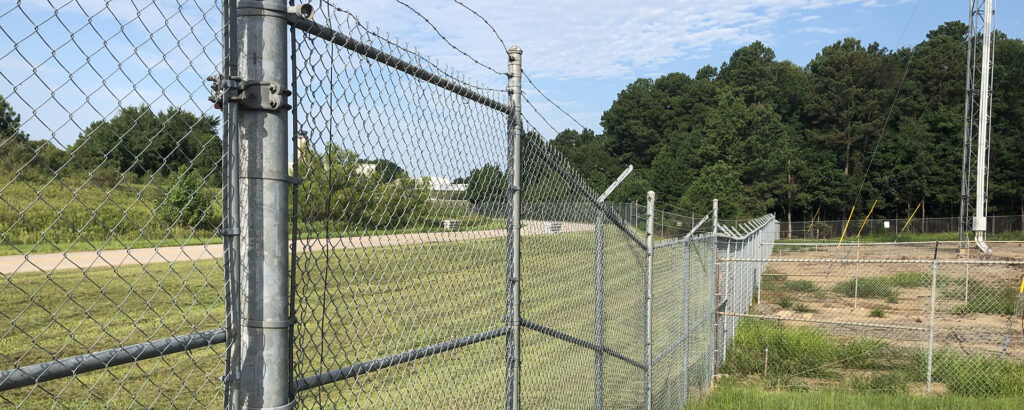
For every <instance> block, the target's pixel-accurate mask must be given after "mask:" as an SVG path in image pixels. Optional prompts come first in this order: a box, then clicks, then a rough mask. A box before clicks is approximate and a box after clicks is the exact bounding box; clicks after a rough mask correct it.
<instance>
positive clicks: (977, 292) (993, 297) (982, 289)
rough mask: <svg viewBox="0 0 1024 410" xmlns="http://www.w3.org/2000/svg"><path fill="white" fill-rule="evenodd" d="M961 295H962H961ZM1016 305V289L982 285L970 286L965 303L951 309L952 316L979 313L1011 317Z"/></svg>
mask: <svg viewBox="0 0 1024 410" xmlns="http://www.w3.org/2000/svg"><path fill="white" fill-rule="evenodd" d="M961 295H962V293H961ZM1016 303H1017V289H1014V288H1012V287H1002V288H995V287H991V286H987V285H984V284H980V283H979V284H976V285H973V284H972V285H971V290H970V293H969V294H968V298H967V303H961V304H959V305H957V306H955V307H953V310H952V313H953V314H954V315H966V314H968V313H981V314H986V315H1007V316H1009V315H1012V314H1013V308H1014V306H1015V305H1016Z"/></svg>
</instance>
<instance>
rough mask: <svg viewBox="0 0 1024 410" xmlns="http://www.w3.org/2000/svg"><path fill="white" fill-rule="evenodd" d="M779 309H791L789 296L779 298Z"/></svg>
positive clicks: (791, 302)
mask: <svg viewBox="0 0 1024 410" xmlns="http://www.w3.org/2000/svg"><path fill="white" fill-rule="evenodd" d="M779 307H781V308H783V309H789V308H791V307H793V298H791V297H789V296H783V297H781V298H779Z"/></svg>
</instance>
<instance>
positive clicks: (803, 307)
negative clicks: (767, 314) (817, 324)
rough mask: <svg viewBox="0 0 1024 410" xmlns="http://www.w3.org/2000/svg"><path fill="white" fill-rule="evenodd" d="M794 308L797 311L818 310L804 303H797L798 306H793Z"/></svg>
mask: <svg viewBox="0 0 1024 410" xmlns="http://www.w3.org/2000/svg"><path fill="white" fill-rule="evenodd" d="M793 310H795V311H796V312H797V313H814V312H817V310H815V309H811V308H810V307H808V306H807V305H805V304H803V303H797V304H796V306H795V307H794V308H793Z"/></svg>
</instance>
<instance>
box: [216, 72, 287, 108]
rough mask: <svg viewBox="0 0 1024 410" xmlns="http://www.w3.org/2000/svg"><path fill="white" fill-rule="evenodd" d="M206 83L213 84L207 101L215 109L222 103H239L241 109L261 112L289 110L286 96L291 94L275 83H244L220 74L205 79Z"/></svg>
mask: <svg viewBox="0 0 1024 410" xmlns="http://www.w3.org/2000/svg"><path fill="white" fill-rule="evenodd" d="M206 81H210V82H212V83H213V85H211V86H210V98H209V100H210V102H212V103H213V104H214V107H215V108H217V109H220V108H222V105H223V103H224V102H239V103H241V104H242V108H245V109H250V110H261V111H277V110H280V109H285V110H287V109H290V108H291V106H290V105H288V96H290V95H292V92H291V91H290V90H288V89H287V88H285V87H284V86H283V85H281V83H279V82H277V81H270V82H256V81H245V80H242V79H241V78H240V77H229V78H228V77H224V76H223V75H220V74H218V75H215V76H210V77H207V78H206ZM225 97H226V98H225Z"/></svg>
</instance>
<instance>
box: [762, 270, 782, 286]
mask: <svg viewBox="0 0 1024 410" xmlns="http://www.w3.org/2000/svg"><path fill="white" fill-rule="evenodd" d="M785 284H786V276H785V275H781V274H779V273H778V271H776V270H775V269H772V268H768V269H766V270H765V272H764V274H763V275H761V289H764V290H780V289H782V287H783V286H784V285H785Z"/></svg>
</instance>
